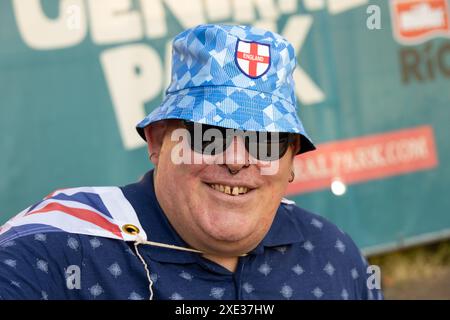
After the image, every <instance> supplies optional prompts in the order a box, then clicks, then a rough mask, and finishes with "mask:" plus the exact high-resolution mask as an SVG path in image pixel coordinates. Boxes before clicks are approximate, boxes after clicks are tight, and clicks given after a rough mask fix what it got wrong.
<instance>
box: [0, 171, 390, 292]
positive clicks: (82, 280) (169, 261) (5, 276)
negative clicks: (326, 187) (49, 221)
mask: <svg viewBox="0 0 450 320" xmlns="http://www.w3.org/2000/svg"><path fill="white" fill-rule="evenodd" d="M121 189H122V192H123V194H124V195H125V197H126V198H127V199H128V201H129V202H130V203H131V205H132V206H133V207H134V209H135V211H136V212H137V215H138V217H139V221H140V223H141V226H142V227H143V228H144V230H145V232H146V234H147V237H148V239H149V240H150V241H156V242H161V243H165V244H172V245H177V246H181V247H188V245H187V244H186V243H185V242H184V241H183V240H182V239H181V238H180V236H179V235H178V234H177V233H176V232H175V230H174V229H173V228H172V226H171V225H170V223H169V221H168V220H167V218H166V216H165V215H164V213H163V212H162V210H161V208H160V206H159V204H158V201H157V199H156V196H155V192H154V187H153V171H149V172H148V173H147V174H146V175H145V176H144V178H143V179H142V180H141V181H139V182H138V183H134V184H130V185H127V186H125V187H122V188H121ZM1 240H2V236H0V243H2V244H1V246H0V298H1V299H131V300H141V299H149V297H150V289H149V282H150V281H149V280H148V275H147V271H146V269H145V266H144V264H143V262H142V261H141V259H140V257H139V256H138V254H137V252H136V248H135V246H134V244H133V242H126V241H123V240H119V239H111V238H103V237H96V236H90V235H85V234H74V233H68V232H63V231H61V232H49V233H34V234H29V235H24V236H21V237H19V238H16V239H14V240H11V241H6V242H5V241H3V242H2V241H1ZM137 248H138V252H139V254H140V255H141V257H142V259H143V260H144V261H145V264H146V265H147V268H148V270H149V277H150V279H151V280H152V281H151V282H152V291H153V299H172V300H181V299H190V300H197V299H224V300H248V299H253V300H268V299H271V300H280V299H291V300H297V299H313V300H316V299H343V300H347V299H382V298H383V296H382V293H381V291H380V290H377V289H368V286H367V278H368V276H369V275H370V274H369V273H368V272H367V267H368V265H367V262H366V260H365V258H364V257H363V256H362V255H361V253H360V251H359V250H358V248H357V247H356V246H355V244H354V243H353V241H352V240H351V239H350V237H349V236H348V235H346V234H345V233H344V232H342V231H341V230H339V229H338V228H337V227H336V226H334V225H333V224H332V223H330V222H328V221H327V220H326V219H324V218H323V217H320V216H318V215H315V214H313V213H310V212H307V211H306V210H304V209H301V208H299V207H297V206H296V205H295V204H286V203H281V204H280V207H279V208H278V211H277V213H276V216H275V219H274V222H273V224H272V226H271V228H270V230H269V232H268V233H267V235H266V236H265V238H264V239H263V240H262V241H261V243H260V244H258V246H257V247H256V248H255V249H254V250H252V251H251V252H249V254H248V255H246V256H243V257H239V262H238V266H237V269H236V271H235V272H234V273H233V272H230V271H229V270H227V269H226V268H224V267H222V266H220V265H219V264H216V263H214V262H212V261H210V260H207V259H205V258H203V257H202V256H201V255H200V254H198V253H194V252H187V251H179V250H174V249H169V248H161V247H155V246H151V245H146V244H145V245H144V244H141V245H138V246H137ZM74 270H75V271H76V270H79V279H78V280H79V281H78V283H77V281H76V280H74V278H73V277H72V275H73V274H74Z"/></svg>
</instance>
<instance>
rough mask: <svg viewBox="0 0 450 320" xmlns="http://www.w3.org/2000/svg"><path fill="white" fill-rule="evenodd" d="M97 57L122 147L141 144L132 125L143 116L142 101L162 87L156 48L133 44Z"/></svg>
mask: <svg viewBox="0 0 450 320" xmlns="http://www.w3.org/2000/svg"><path fill="white" fill-rule="evenodd" d="M100 60H101V63H102V66H103V70H104V72H105V77H106V80H107V83H108V88H109V91H110V94H111V97H112V102H113V105H114V111H115V113H116V118H117V122H118V125H119V131H120V134H121V136H122V140H123V143H124V146H125V148H127V149H134V148H137V147H140V146H142V145H144V144H145V143H144V141H142V139H141V138H140V137H139V136H138V135H137V134H136V131H135V129H134V127H135V125H136V124H137V123H138V122H139V121H140V120H142V119H143V118H144V117H145V116H146V113H145V109H144V104H145V103H146V102H148V101H151V100H152V99H154V98H155V97H156V96H158V95H159V94H160V92H161V89H162V82H163V73H162V70H161V65H162V62H161V60H160V58H159V56H158V53H157V52H156V51H155V49H153V48H151V47H149V46H147V45H144V44H133V45H127V46H122V47H119V48H114V49H109V50H107V51H105V52H103V53H102V54H101V56H100Z"/></svg>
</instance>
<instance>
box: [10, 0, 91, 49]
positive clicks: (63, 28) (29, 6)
mask: <svg viewBox="0 0 450 320" xmlns="http://www.w3.org/2000/svg"><path fill="white" fill-rule="evenodd" d="M74 7H77V8H81V9H80V10H79V16H78V19H79V20H78V26H79V27H78V28H73V29H72V28H68V26H67V23H66V20H67V18H69V20H70V19H71V18H72V17H71V16H70V15H71V13H72V11H73V8H74ZM13 8H14V13H15V16H16V21H17V26H18V28H19V32H20V34H21V36H22V39H23V41H24V42H25V43H26V44H27V46H29V47H30V48H33V49H36V50H50V49H59V48H65V47H70V46H74V45H77V44H79V43H80V42H81V41H83V39H84V38H85V36H86V32H87V22H86V15H85V14H84V12H85V11H84V3H83V0H61V1H59V16H58V18H56V19H49V18H48V17H47V16H46V15H45V13H44V11H43V9H42V7H41V1H40V0H28V1H22V0H14V1H13ZM68 16H69V17H68Z"/></svg>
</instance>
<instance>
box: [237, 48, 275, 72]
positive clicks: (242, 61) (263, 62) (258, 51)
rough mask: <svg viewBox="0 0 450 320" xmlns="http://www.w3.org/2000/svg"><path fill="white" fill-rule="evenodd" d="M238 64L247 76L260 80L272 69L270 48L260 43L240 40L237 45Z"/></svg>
mask: <svg viewBox="0 0 450 320" xmlns="http://www.w3.org/2000/svg"><path fill="white" fill-rule="evenodd" d="M236 64H237V66H238V68H239V70H241V72H242V73H244V74H245V75H246V76H248V77H250V78H259V77H261V76H262V75H264V74H265V73H266V72H267V71H268V70H269V67H270V46H269V45H268V44H263V43H258V42H247V41H243V40H238V42H237V44H236Z"/></svg>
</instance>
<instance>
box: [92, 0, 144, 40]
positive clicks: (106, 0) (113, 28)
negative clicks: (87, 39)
mask: <svg viewBox="0 0 450 320" xmlns="http://www.w3.org/2000/svg"><path fill="white" fill-rule="evenodd" d="M88 3H89V14H90V18H91V19H90V20H91V35H92V40H93V41H94V43H97V44H111V43H117V42H127V41H135V40H139V39H142V38H143V36H144V34H143V30H142V23H141V17H140V14H139V12H138V11H133V10H131V7H132V2H131V0H95V1H93V0H91V1H89V2H88Z"/></svg>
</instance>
